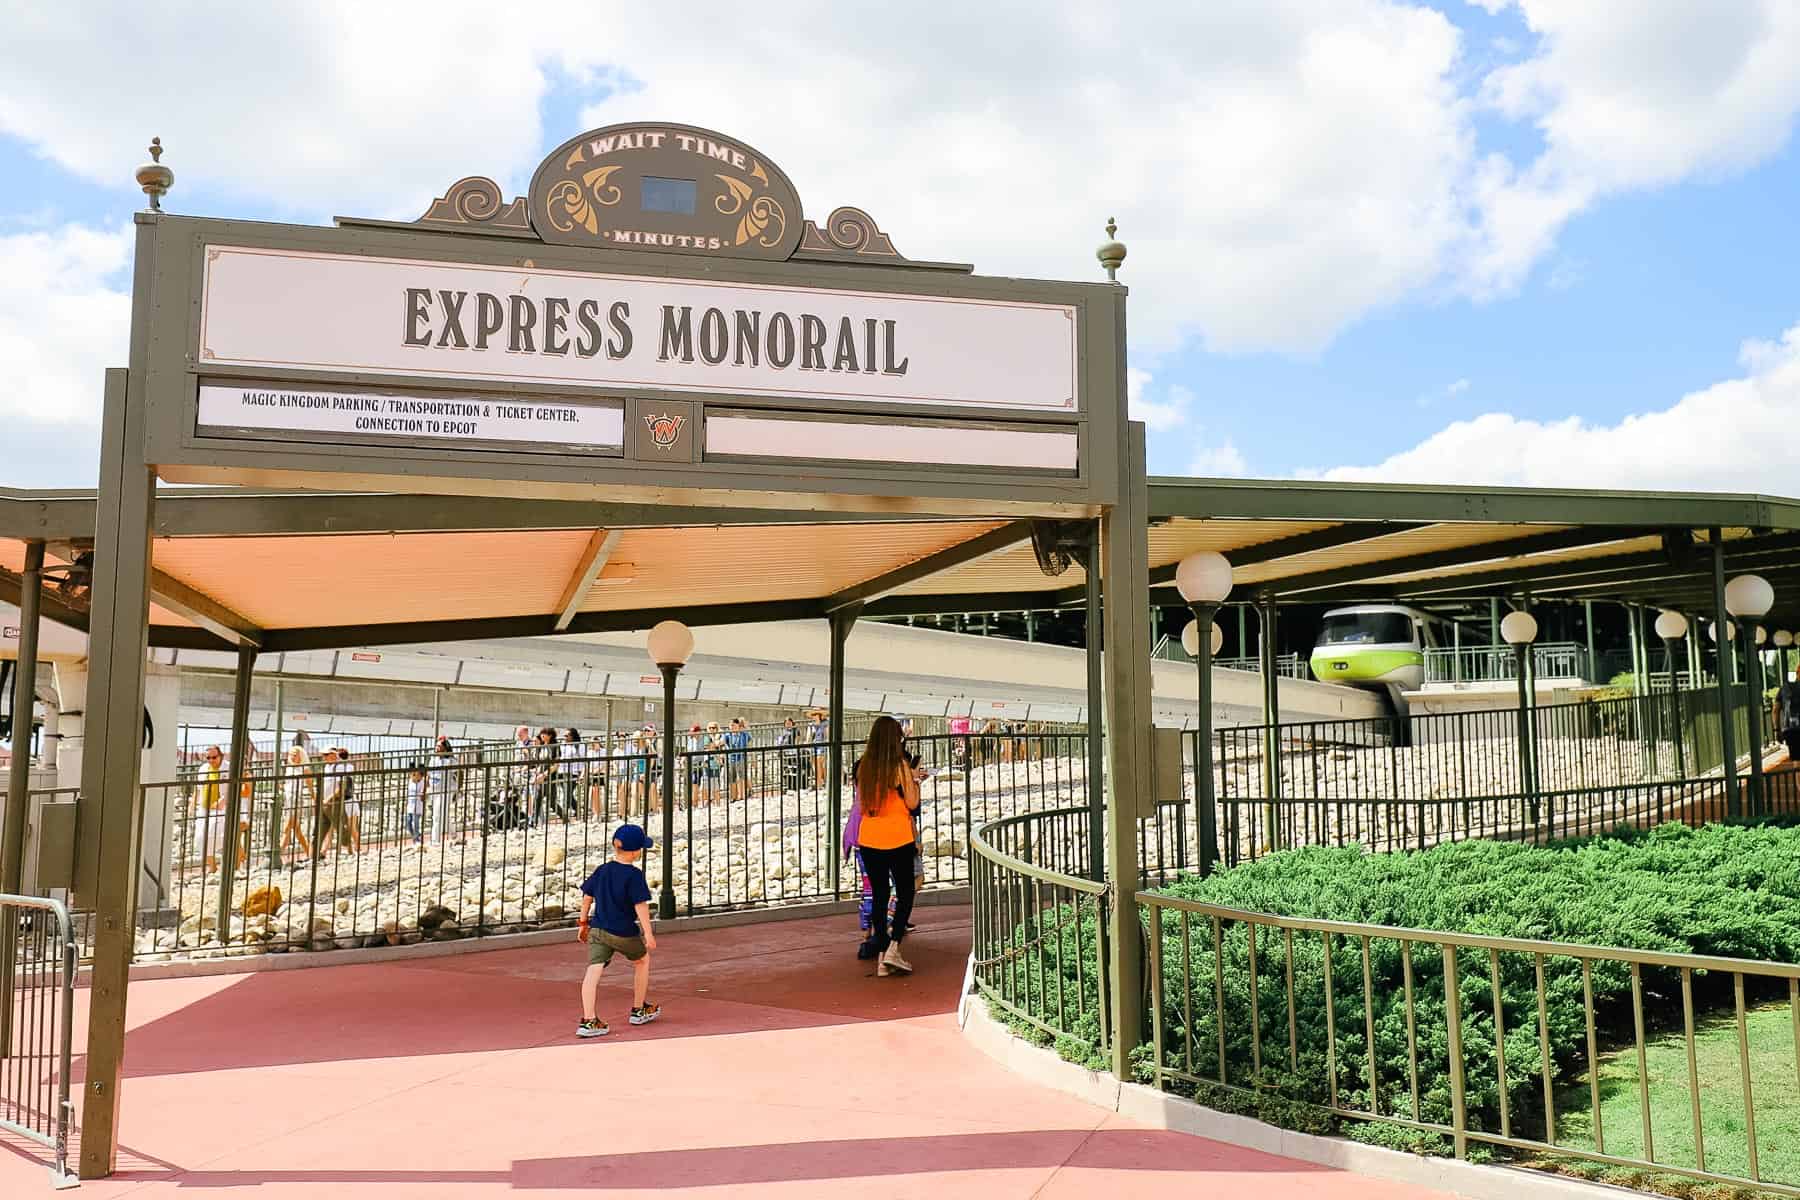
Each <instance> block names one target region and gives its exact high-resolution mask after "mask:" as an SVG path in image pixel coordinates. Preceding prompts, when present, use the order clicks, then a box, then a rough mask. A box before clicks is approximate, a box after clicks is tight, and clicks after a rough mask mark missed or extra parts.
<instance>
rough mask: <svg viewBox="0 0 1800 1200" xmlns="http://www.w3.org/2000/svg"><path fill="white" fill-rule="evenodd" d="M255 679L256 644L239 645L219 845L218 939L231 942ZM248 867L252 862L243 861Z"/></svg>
mask: <svg viewBox="0 0 1800 1200" xmlns="http://www.w3.org/2000/svg"><path fill="white" fill-rule="evenodd" d="M255 679H256V647H255V646H239V647H238V655H237V675H236V677H235V683H236V685H237V686H236V690H235V691H234V692H233V693H232V699H231V759H230V763H229V765H228V768H227V771H226V787H227V788H228V789H229V790H228V791H227V792H226V795H225V828H224V830H223V831H222V832H221V834H220V842H221V845H220V847H219V941H220V942H222V943H226V944H229V943H230V941H231V891H232V888H233V887H234V886H236V883H237V852H238V822H239V820H240V819H241V817H242V815H243V798H242V793H243V790H244V779H245V777H246V775H247V774H248V766H249V763H248V759H249V757H250V685H251V684H252V683H254V682H255ZM244 865H245V866H246V867H248V866H249V864H248V863H247V862H246V863H245V864H244Z"/></svg>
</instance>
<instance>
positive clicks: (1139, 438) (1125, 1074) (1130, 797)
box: [1088, 331, 1155, 1079]
mask: <svg viewBox="0 0 1800 1200" xmlns="http://www.w3.org/2000/svg"><path fill="white" fill-rule="evenodd" d="M1121 332H1122V331H1121ZM1122 340H1123V339H1121V342H1122ZM1123 370H1124V366H1123V364H1122V363H1121V364H1120V372H1121V373H1123ZM1124 441H1125V445H1124V447H1123V449H1124V454H1123V455H1122V456H1121V458H1122V461H1121V463H1120V468H1121V470H1120V481H1119V502H1118V504H1116V505H1114V506H1113V507H1112V508H1111V509H1109V510H1107V512H1106V514H1105V516H1103V517H1102V518H1101V526H1100V528H1101V535H1100V541H1101V557H1102V564H1103V569H1104V579H1103V581H1102V582H1103V586H1104V587H1105V589H1106V595H1107V597H1108V599H1109V603H1108V604H1107V605H1106V612H1105V623H1106V628H1105V632H1104V633H1103V635H1102V636H1103V637H1104V639H1105V649H1104V653H1105V661H1106V685H1107V686H1106V724H1105V731H1106V757H1107V784H1108V787H1107V800H1108V803H1107V825H1108V830H1107V832H1108V838H1107V846H1106V855H1107V882H1108V883H1110V884H1111V887H1110V889H1109V893H1108V894H1109V897H1110V901H1111V904H1112V911H1111V912H1110V913H1109V914H1108V921H1109V929H1108V939H1107V940H1108V943H1109V944H1108V947H1107V949H1108V953H1109V958H1110V961H1109V975H1110V976H1111V978H1110V980H1109V981H1108V982H1109V984H1110V988H1111V992H1112V997H1111V1000H1112V1005H1111V1008H1112V1016H1113V1029H1112V1058H1113V1063H1112V1065H1113V1074H1114V1075H1116V1076H1117V1077H1118V1078H1120V1079H1130V1078H1131V1069H1132V1068H1131V1052H1132V1051H1133V1050H1134V1049H1135V1048H1136V1047H1137V1045H1138V1043H1139V1042H1140V1041H1141V1040H1142V1037H1143V1025H1144V995H1143V992H1144V941H1143V928H1142V926H1141V924H1140V923H1139V921H1138V906H1137V899H1136V893H1137V890H1138V888H1139V886H1140V885H1141V883H1142V878H1141V876H1140V874H1139V871H1138V820H1139V817H1140V815H1141V814H1145V813H1149V812H1152V811H1154V808H1153V805H1154V801H1155V797H1154V796H1153V795H1152V794H1151V779H1150V761H1151V749H1150V743H1151V738H1150V724H1151V720H1152V717H1153V713H1152V710H1151V703H1150V630H1149V626H1148V624H1147V623H1146V621H1145V617H1146V616H1147V615H1148V611H1149V605H1148V603H1147V599H1148V596H1149V592H1150V537H1149V529H1148V525H1147V514H1148V511H1149V507H1150V488H1149V483H1148V479H1147V478H1146V474H1145V468H1144V427H1143V425H1142V424H1139V423H1137V422H1131V423H1129V424H1128V425H1127V426H1126V432H1125V439H1124ZM1096 715H1097V714H1091V715H1090V716H1089V718H1088V736H1089V737H1090V738H1092V737H1094V736H1095V735H1096V734H1097V732H1098V728H1097V725H1096V721H1095V719H1094V718H1095V716H1096Z"/></svg>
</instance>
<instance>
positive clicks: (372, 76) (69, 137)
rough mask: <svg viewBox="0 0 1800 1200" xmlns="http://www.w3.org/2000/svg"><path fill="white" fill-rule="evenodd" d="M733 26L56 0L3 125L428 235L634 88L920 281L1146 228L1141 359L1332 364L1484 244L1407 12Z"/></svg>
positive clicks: (926, 15)
mask: <svg viewBox="0 0 1800 1200" xmlns="http://www.w3.org/2000/svg"><path fill="white" fill-rule="evenodd" d="M706 8H707V6H669V5H665V6H662V7H660V8H659V7H654V6H652V7H649V8H645V9H642V10H639V11H634V12H632V13H631V15H630V18H629V19H627V20H620V19H618V15H617V12H616V10H614V9H612V8H611V7H605V8H600V7H595V8H583V7H579V6H577V7H572V8H566V9H564V10H562V11H560V12H559V13H558V15H557V17H556V19H555V20H554V21H550V22H539V21H518V22H514V21H507V20H502V19H500V18H499V17H497V16H496V15H495V12H494V10H493V9H492V8H491V7H490V6H479V7H478V6H475V5H472V4H471V5H467V6H459V5H455V4H451V5H441V4H440V5H433V6H429V7H427V6H421V5H410V4H407V5H403V4H394V5H358V4H349V3H343V2H337V3H321V4H312V5H305V6H256V5H249V6H245V5H224V4H215V5H210V6H199V7H195V8H184V9H182V10H181V11H180V12H179V13H170V12H168V11H165V10H162V9H153V8H139V9H132V8H125V9H105V10H102V9H96V8H92V7H88V6H82V5H62V6H54V7H44V8H39V9H36V10H32V11H30V12H28V13H23V14H16V15H15V16H14V18H13V20H12V21H11V24H12V25H13V26H14V28H11V29H9V31H8V49H7V51H6V52H5V55H4V68H5V69H4V70H0V131H5V132H10V133H13V134H15V135H17V136H19V137H21V138H24V139H26V140H27V141H29V142H30V143H31V144H32V145H33V146H34V148H36V149H37V150H38V151H39V152H40V153H43V154H45V155H47V156H48V157H50V158H52V159H53V160H54V161H56V162H58V163H60V164H62V165H63V166H65V167H68V168H70V169H72V170H74V171H76V172H78V173H80V174H81V175H83V176H85V177H87V178H89V179H92V180H96V181H99V182H102V183H106V184H112V185H114V186H119V187H121V188H126V187H129V184H128V179H129V176H130V172H131V169H132V167H133V166H134V165H135V164H136V163H137V162H139V161H141V160H142V158H143V155H144V150H143V146H144V143H145V141H146V140H147V138H148V136H149V135H150V134H151V133H157V134H160V135H161V136H162V137H163V138H164V140H165V143H166V144H167V145H168V146H169V154H168V157H167V161H168V162H169V163H170V164H171V165H172V166H173V167H174V168H175V171H176V175H177V182H176V187H175V191H174V193H173V194H172V197H171V207H172V208H173V209H175V210H177V211H180V210H181V209H182V207H183V206H182V203H181V197H182V195H183V191H184V186H185V188H186V189H187V191H188V193H189V194H192V193H193V191H194V190H196V188H197V186H198V185H202V184H204V185H206V186H208V187H210V188H217V189H221V190H223V191H224V192H225V193H226V194H235V195H239V196H243V197H246V198H253V199H257V200H261V201H264V202H267V203H270V204H272V205H275V206H276V207H277V209H278V210H279V211H285V212H291V213H293V214H295V215H298V216H302V217H305V218H307V219H317V218H318V217H321V216H326V215H330V214H333V213H339V212H349V213H357V214H368V215H398V216H408V215H413V214H416V213H417V212H419V211H421V210H422V209H423V206H424V205H425V203H426V202H428V201H429V199H430V198H431V196H432V195H434V194H436V193H437V192H438V191H440V190H441V189H442V188H443V187H444V186H445V185H447V184H448V183H449V182H450V181H451V180H453V179H455V178H457V177H458V176H460V175H462V174H466V173H469V172H483V173H487V174H492V175H495V176H496V177H499V178H502V179H503V180H508V181H509V182H511V183H513V184H517V183H520V182H522V181H523V177H524V175H525V173H526V171H527V170H528V169H529V167H530V166H531V165H532V163H533V161H534V160H535V158H536V156H537V151H538V147H539V145H540V142H541V140H542V139H541V136H540V131H539V115H538V108H539V104H540V102H541V101H542V100H543V98H544V96H545V94H546V90H547V88H548V87H549V84H550V81H551V78H552V76H553V75H554V74H555V73H556V72H558V71H561V72H566V73H568V74H570V75H573V76H577V77H583V76H588V77H591V76H592V75H593V74H594V73H597V72H609V71H611V72H616V71H617V70H624V71H628V72H629V76H630V80H631V82H632V84H633V86H629V87H624V88H621V89H620V90H619V91H618V92H617V93H615V94H614V95H612V96H610V97H609V98H607V99H605V100H604V101H602V102H601V103H599V104H597V105H596V106H594V107H593V108H592V109H590V111H589V112H588V113H587V114H586V115H587V117H588V119H589V120H591V121H592V122H593V123H596V124H598V123H603V122H610V121H616V120H630V119H657V118H663V119H669V120H681V121H688V122H692V123H696V124H702V125H711V126H715V127H718V128H723V129H727V130H730V131H732V132H734V133H736V134H738V135H739V136H742V137H744V138H746V139H748V140H749V141H750V142H752V143H753V144H755V145H757V146H759V147H761V148H762V149H763V150H765V151H766V152H767V153H769V154H770V155H771V156H772V157H773V158H774V159H775V160H776V161H777V162H779V163H781V164H782V165H783V166H784V167H786V168H787V170H788V171H789V173H790V174H791V175H793V176H794V177H795V181H796V183H797V184H798V185H799V187H800V191H801V194H802V196H803V197H804V198H805V199H806V200H807V203H808V205H809V210H810V212H811V214H812V215H813V216H814V217H822V216H824V215H825V214H826V213H827V212H829V211H830V210H831V209H832V208H833V207H835V206H837V205H839V204H858V205H862V206H864V207H866V208H868V209H870V210H871V211H872V212H873V213H874V214H875V216H876V218H877V219H878V220H879V221H880V222H881V223H882V225H883V226H884V227H885V228H886V229H887V230H888V231H889V232H890V233H891V234H892V235H893V237H894V238H895V241H896V242H897V243H898V245H899V246H900V248H901V249H902V251H904V252H906V253H909V254H913V255H916V256H918V257H924V258H962V259H967V260H970V261H974V262H975V263H977V264H978V266H979V267H980V268H981V269H982V270H984V271H989V272H993V273H999V274H1030V275H1048V276H1060V277H1071V278H1081V279H1094V278H1097V277H1098V272H1099V269H1098V266H1097V264H1096V263H1095V262H1094V259H1093V253H1092V248H1093V247H1094V246H1095V245H1096V244H1097V243H1098V242H1099V241H1100V240H1101V239H1102V236H1103V235H1102V232H1101V225H1102V224H1103V223H1104V221H1105V220H1106V218H1107V217H1108V216H1114V215H1116V216H1117V217H1118V218H1119V221H1120V225H1121V236H1122V237H1123V239H1124V240H1125V241H1126V242H1127V243H1128V245H1129V246H1130V248H1131V257H1130V259H1129V260H1128V262H1127V264H1126V267H1125V271H1124V273H1123V276H1122V278H1123V279H1124V280H1125V281H1126V282H1127V283H1128V284H1129V285H1130V286H1131V287H1132V289H1133V306H1132V330H1133V338H1134V342H1135V343H1137V344H1138V345H1140V346H1144V347H1152V348H1154V347H1163V346H1168V345H1172V344H1174V343H1175V342H1176V341H1177V340H1178V339H1179V337H1180V336H1182V335H1183V334H1185V333H1187V332H1191V331H1199V332H1200V333H1202V334H1203V335H1204V336H1205V338H1206V339H1207V342H1208V344H1210V345H1212V346H1214V347H1217V348H1222V349H1260V348H1275V349H1290V350H1291V349H1299V350H1312V349H1316V348H1318V347H1320V346H1322V345H1324V344H1325V343H1326V342H1327V341H1328V340H1329V339H1330V338H1331V337H1332V336H1333V335H1334V334H1335V333H1336V332H1337V331H1338V330H1340V329H1341V328H1342V327H1343V326H1344V325H1346V324H1347V323H1349V322H1352V321H1354V320H1356V319H1357V318H1358V317H1360V316H1361V315H1362V314H1364V313H1366V312H1368V311H1370V310H1371V309H1376V308H1380V307H1383V306H1385V305H1389V304H1392V303H1394V302H1396V301H1398V300H1399V299H1401V298H1403V297H1404V296H1406V295H1408V294H1409V293H1411V292H1413V291H1414V290H1416V289H1418V288H1420V287H1422V286H1426V285H1427V284H1429V283H1430V282H1431V281H1432V280H1433V279H1434V278H1435V277H1437V276H1438V275H1439V274H1440V272H1441V270H1442V267H1443V263H1444V261H1445V257H1446V255H1447V254H1448V253H1450V251H1451V249H1452V248H1453V247H1454V246H1455V245H1456V244H1457V243H1458V242H1460V241H1462V240H1464V238H1465V232H1466V231H1465V228H1464V225H1465V213H1464V208H1465V205H1464V199H1463V195H1462V193H1463V189H1464V184H1465V181H1466V178H1467V175H1468V171H1469V167H1470V162H1471V153H1472V138H1471V134H1470V128H1469V125H1468V121H1467V112H1466V108H1467V105H1466V101H1465V99H1464V98H1463V97H1460V96H1459V95H1458V94H1457V91H1456V85H1455V83H1454V82H1453V81H1452V79H1451V72H1452V68H1453V67H1454V65H1455V63H1456V60H1457V55H1458V52H1459V35H1458V33H1457V31H1456V29H1455V27H1454V26H1453V25H1452V24H1451V23H1450V22H1449V21H1448V20H1447V19H1446V18H1445V17H1444V16H1443V15H1442V14H1440V13H1438V12H1435V11H1432V10H1430V9H1427V8H1423V7H1418V6H1414V5H1412V4H1408V3H1404V2H1402V0H1269V2H1267V3H1263V4H1257V5H1250V6H1225V5H1191V4H1185V3H1174V2H1170V3H1165V4H1162V5H1160V6H1158V8H1157V10H1155V11H1143V12H1140V13H1138V14H1136V15H1135V16H1134V18H1133V19H1132V20H1129V21H1122V20H1118V19H1116V18H1115V17H1114V16H1113V15H1111V14H1107V13H1100V12H1097V11H1095V10H1094V9H1093V8H1092V6H1090V5H1083V4H1079V3H1076V2H1075V0H1064V2H1063V3H1060V4H1057V5H1043V4H1025V3H1017V4H1008V5H965V6H962V7H960V8H927V9H921V10H918V11H916V12H909V13H908V15H907V19H906V20H904V21H899V22H890V23H886V24H884V25H883V27H882V29H881V31H880V36H878V37H877V36H871V35H869V34H868V32H867V31H863V30H859V29H858V28H857V27H856V23H855V21H847V20H846V19H845V15H844V12H843V10H842V9H841V8H840V7H839V6H837V5H834V4H829V3H826V2H825V0H803V2H802V3H800V4H798V5H791V6H789V7H787V8H785V9H783V10H781V11H780V12H779V13H777V14H759V15H758V18H757V21H756V22H755V23H754V24H752V25H745V24H744V23H743V22H742V21H741V19H740V18H741V13H739V12H738V10H736V9H729V10H726V9H723V8H722V7H721V8H720V9H718V11H719V12H721V13H722V14H723V13H727V12H728V13H729V19H728V20H721V21H714V20H709V19H707V17H706V16H705V12H706ZM697 9H698V10H699V11H696V10H697ZM726 28H728V29H729V30H730V31H731V32H730V33H729V34H727V33H726V32H724V31H723V30H724V29H726ZM1147 29H1154V30H1155V34H1154V36H1145V30H1147ZM713 31H718V32H716V33H715V32H713ZM727 44H728V45H729V51H728V52H721V50H722V46H724V45H727ZM277 47H278V48H279V52H274V53H271V50H273V49H274V48H277ZM147 64H148V65H150V66H151V67H152V68H153V69H152V70H151V71H149V72H148V73H147V71H146V65H147ZM120 114H129V117H128V119H124V120H122V119H121V116H120ZM573 132H576V131H575V130H573V129H569V130H562V129H559V130H556V131H554V133H555V135H556V137H557V138H560V137H561V136H564V135H566V134H569V133H573Z"/></svg>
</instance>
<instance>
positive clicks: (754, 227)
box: [713, 163, 787, 246]
mask: <svg viewBox="0 0 1800 1200" xmlns="http://www.w3.org/2000/svg"><path fill="white" fill-rule="evenodd" d="M750 174H751V177H752V178H756V179H760V180H762V181H763V183H764V184H765V185H766V184H767V183H768V181H769V177H768V176H767V175H766V174H765V173H764V172H763V169H762V164H761V163H757V164H756V166H755V169H754V170H752V171H751V172H750ZM715 178H717V179H719V180H720V181H721V182H723V183H724V184H725V189H726V190H725V192H724V194H722V195H720V196H719V197H717V198H716V199H715V200H714V201H713V207H714V208H716V209H718V210H719V212H720V214H721V215H723V216H727V217H732V216H737V217H738V224H737V235H736V238H735V240H734V241H733V243H732V244H733V245H737V246H741V245H743V244H744V243H745V242H747V241H750V240H751V239H752V238H755V239H756V241H757V243H758V244H759V245H763V246H774V245H777V244H779V243H780V241H781V239H782V237H783V235H785V234H786V233H787V213H786V211H784V210H783V209H782V207H781V202H780V201H778V200H776V199H775V198H774V197H773V196H756V198H755V199H751V197H752V196H753V195H754V194H755V189H754V188H752V187H751V186H750V185H749V184H747V183H745V182H744V181H743V180H742V179H738V178H737V177H735V176H732V175H715ZM739 213H742V214H743V215H742V216H738V214H739Z"/></svg>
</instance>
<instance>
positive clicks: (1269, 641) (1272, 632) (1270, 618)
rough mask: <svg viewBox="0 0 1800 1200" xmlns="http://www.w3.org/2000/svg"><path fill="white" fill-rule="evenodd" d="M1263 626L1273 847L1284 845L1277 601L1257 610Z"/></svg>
mask: <svg viewBox="0 0 1800 1200" xmlns="http://www.w3.org/2000/svg"><path fill="white" fill-rule="evenodd" d="M1256 615H1257V619H1258V620H1259V621H1260V623H1261V632H1260V637H1259V640H1258V642H1257V653H1258V656H1259V658H1260V665H1261V669H1262V719H1263V796H1264V797H1265V798H1266V799H1267V801H1268V803H1267V804H1265V805H1264V806H1263V837H1264V839H1265V840H1266V841H1267V844H1268V845H1269V846H1270V847H1274V846H1278V845H1280V844H1281V837H1280V833H1281V831H1280V830H1279V829H1278V828H1277V827H1276V826H1277V824H1278V821H1279V813H1280V803H1281V677H1280V676H1279V675H1278V674H1277V673H1276V668H1277V666H1278V665H1279V664H1278V663H1277V662H1276V649H1277V647H1278V645H1279V641H1278V638H1279V634H1280V630H1279V627H1278V626H1277V624H1276V622H1277V614H1276V611H1275V600H1274V598H1273V597H1264V598H1263V599H1262V600H1261V602H1260V603H1258V604H1257V606H1256Z"/></svg>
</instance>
